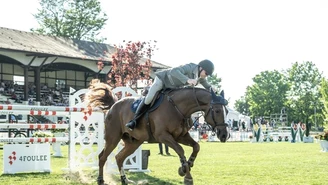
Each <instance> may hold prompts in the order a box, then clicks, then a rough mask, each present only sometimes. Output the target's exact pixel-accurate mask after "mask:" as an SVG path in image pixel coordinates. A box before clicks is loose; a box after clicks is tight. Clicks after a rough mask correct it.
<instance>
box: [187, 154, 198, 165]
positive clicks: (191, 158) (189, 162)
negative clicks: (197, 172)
mask: <svg viewBox="0 0 328 185" xmlns="http://www.w3.org/2000/svg"><path fill="white" fill-rule="evenodd" d="M195 159H196V157H192V156H190V158H189V160H188V164H189V166H190V167H193V166H194V161H195Z"/></svg>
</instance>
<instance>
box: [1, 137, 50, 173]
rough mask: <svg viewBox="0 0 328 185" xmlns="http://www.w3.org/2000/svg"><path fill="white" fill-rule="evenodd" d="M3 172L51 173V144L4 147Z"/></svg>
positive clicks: (8, 145) (10, 145) (9, 145)
mask: <svg viewBox="0 0 328 185" xmlns="http://www.w3.org/2000/svg"><path fill="white" fill-rule="evenodd" d="M3 151H4V152H3V172H4V174H14V173H19V172H24V173H25V172H50V144H49V143H43V144H6V145H4V147H3Z"/></svg>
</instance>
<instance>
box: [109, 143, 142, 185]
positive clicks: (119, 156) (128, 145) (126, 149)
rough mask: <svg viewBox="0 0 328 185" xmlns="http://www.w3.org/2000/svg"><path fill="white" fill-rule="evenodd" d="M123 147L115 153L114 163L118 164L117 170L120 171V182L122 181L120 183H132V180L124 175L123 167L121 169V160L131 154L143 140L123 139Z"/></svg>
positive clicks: (123, 184)
mask: <svg viewBox="0 0 328 185" xmlns="http://www.w3.org/2000/svg"><path fill="white" fill-rule="evenodd" d="M124 143H125V145H124V148H123V149H122V150H121V151H120V152H119V153H118V154H116V156H115V158H116V164H117V166H118V170H119V171H120V174H121V182H122V185H126V184H129V183H133V184H134V182H133V181H131V180H129V179H128V178H127V177H126V175H125V172H124V169H123V162H124V160H125V159H126V158H127V157H128V156H129V155H131V154H132V153H133V152H134V151H135V150H136V149H137V148H138V147H139V146H140V145H141V144H142V143H143V142H141V141H136V140H134V141H132V142H131V141H129V140H124Z"/></svg>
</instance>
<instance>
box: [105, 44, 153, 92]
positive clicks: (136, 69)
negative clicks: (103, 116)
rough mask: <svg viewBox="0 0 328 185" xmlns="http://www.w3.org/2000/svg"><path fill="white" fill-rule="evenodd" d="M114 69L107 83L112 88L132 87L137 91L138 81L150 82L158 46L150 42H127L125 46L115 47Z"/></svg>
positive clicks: (113, 56) (109, 74)
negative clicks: (153, 58) (155, 51)
mask: <svg viewBox="0 0 328 185" xmlns="http://www.w3.org/2000/svg"><path fill="white" fill-rule="evenodd" d="M154 43H156V41H154ZM114 47H115V48H116V52H115V53H114V54H113V55H112V68H111V70H110V71H109V73H108V74H107V76H108V81H107V83H108V84H109V85H110V86H112V87H114V88H115V87H119V86H126V85H128V86H130V87H131V88H132V89H134V90H135V91H136V90H137V80H148V79H149V75H150V70H151V65H152V62H151V56H152V55H153V53H154V49H155V48H156V45H155V44H153V42H152V41H149V42H131V41H129V42H127V43H126V44H125V46H123V45H118V46H116V45H115V46H114Z"/></svg>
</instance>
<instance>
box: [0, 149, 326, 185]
mask: <svg viewBox="0 0 328 185" xmlns="http://www.w3.org/2000/svg"><path fill="white" fill-rule="evenodd" d="M200 145H201V151H200V153H199V155H198V158H197V159H196V162H195V165H194V167H193V168H192V171H191V172H192V175H193V178H194V184H195V185H221V184H222V185H231V184H233V185H241V184H243V185H244V184H250V185H284V184H285V185H308V184H309V185H310V184H311V185H326V184H328V153H324V152H321V151H320V150H321V148H320V144H319V143H287V142H283V143H248V142H228V143H218V142H200ZM184 148H185V150H186V155H187V157H189V154H190V152H191V148H189V147H185V146H184ZM142 149H143V150H150V152H151V154H150V156H149V163H148V169H149V170H150V171H151V172H149V173H132V172H131V173H129V172H127V176H128V178H129V179H131V180H134V181H136V182H139V184H154V185H155V184H156V185H157V184H159V185H176V184H183V183H182V182H183V178H182V177H180V176H179V175H178V173H177V170H178V167H179V165H180V164H179V158H178V157H177V155H176V154H175V152H174V151H173V150H170V153H171V154H172V156H161V155H158V154H157V153H158V144H144V145H143V146H142ZM62 151H63V153H64V155H65V156H64V157H62V158H55V157H52V158H51V169H52V172H51V173H24V174H15V175H5V174H2V175H1V177H0V184H1V185H57V184H58V185H59V184H66V185H73V184H92V185H93V184H96V182H95V179H96V178H97V172H96V171H92V170H91V169H89V170H84V171H83V172H80V173H79V174H77V173H74V174H68V173H67V172H64V171H62V169H63V168H66V167H67V146H63V147H62ZM0 158H1V163H0V168H1V170H3V151H2V150H0ZM2 172H3V171H2ZM105 180H106V183H108V184H113V185H115V184H120V182H119V175H109V174H107V175H106V177H105Z"/></svg>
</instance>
